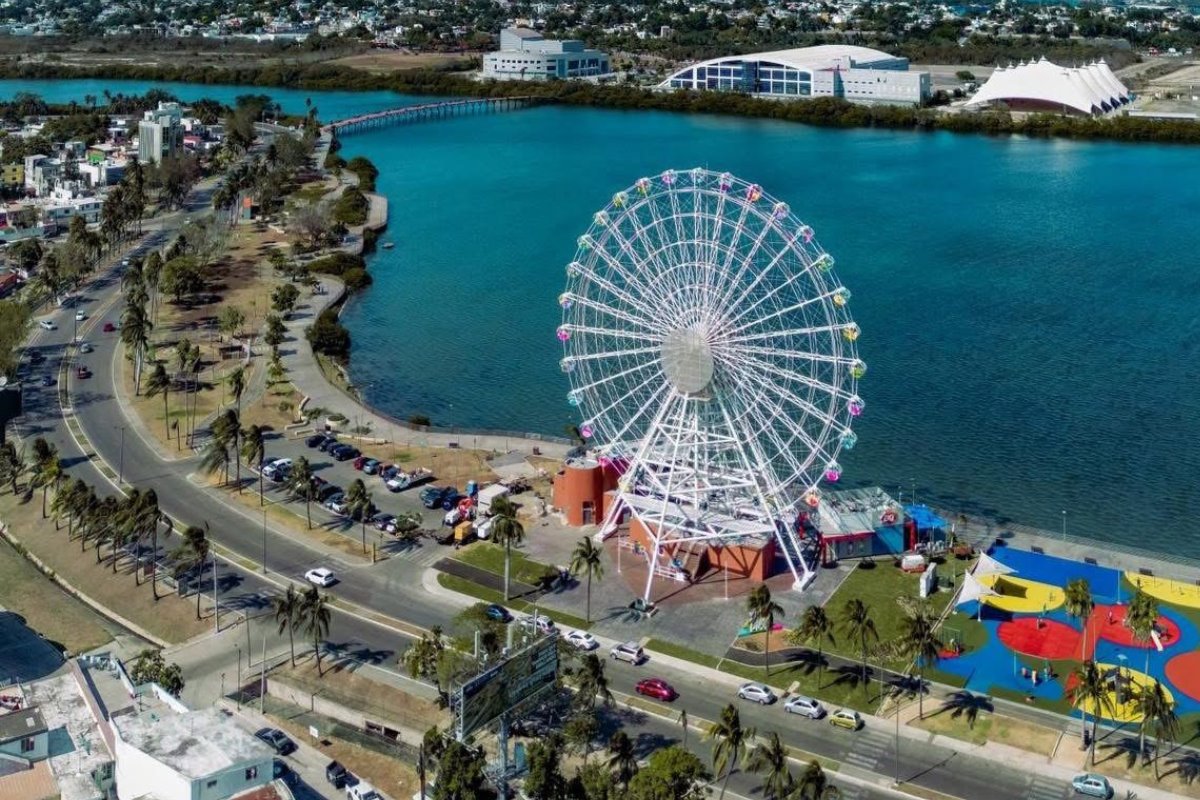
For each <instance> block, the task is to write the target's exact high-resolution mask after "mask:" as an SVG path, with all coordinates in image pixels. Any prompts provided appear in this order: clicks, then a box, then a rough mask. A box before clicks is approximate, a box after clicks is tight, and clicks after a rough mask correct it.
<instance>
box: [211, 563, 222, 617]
mask: <svg viewBox="0 0 1200 800" xmlns="http://www.w3.org/2000/svg"><path fill="white" fill-rule="evenodd" d="M212 567H213V570H212V572H213V578H212V581H213V633H220V632H221V613H220V611H221V606H220V601H219V600H218V598H217V552H216V551H215V550H214V551H213V554H212Z"/></svg>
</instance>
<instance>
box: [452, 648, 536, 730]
mask: <svg viewBox="0 0 1200 800" xmlns="http://www.w3.org/2000/svg"><path fill="white" fill-rule="evenodd" d="M557 678H558V642H557V637H554V636H546V637H542V638H540V639H538V640H537V641H535V642H532V643H531V644H529V645H528V646H526V647H525V648H524V649H522V650H519V651H517V652H516V653H513V654H512V655H510V656H509V657H508V658H506V659H505V660H503V661H501V662H500V663H499V664H496V665H495V666H493V667H490V668H489V669H487V670H486V671H484V672H481V673H480V674H478V675H476V676H475V677H474V678H471V679H470V680H468V681H467V682H465V683H464V684H463V685H462V686H461V687H460V688H459V690H458V692H457V693H456V695H457V696H456V697H455V705H456V706H457V708H458V718H459V730H458V735H459V736H460V737H465V736H469V735H471V733H473V732H474V731H477V730H479V729H480V728H482V727H484V726H486V725H489V724H491V723H492V722H495V721H496V720H497V719H498V718H499V717H500V716H501V715H502V714H504V713H506V712H508V711H509V710H511V709H513V708H516V707H517V706H519V705H521V704H522V703H524V702H525V701H526V700H528V699H530V698H531V697H534V696H535V695H537V694H539V693H540V692H541V691H542V690H544V689H546V688H547V687H549V686H553V685H554V682H555V680H556V679H557Z"/></svg>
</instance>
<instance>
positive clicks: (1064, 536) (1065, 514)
mask: <svg viewBox="0 0 1200 800" xmlns="http://www.w3.org/2000/svg"><path fill="white" fill-rule="evenodd" d="M1062 514H1063V541H1064V542H1065V541H1066V540H1067V512H1066V510H1064V511H1063V512H1062Z"/></svg>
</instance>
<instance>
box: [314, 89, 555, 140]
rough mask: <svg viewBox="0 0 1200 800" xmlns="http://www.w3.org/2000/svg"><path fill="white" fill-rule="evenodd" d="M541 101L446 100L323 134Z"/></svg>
mask: <svg viewBox="0 0 1200 800" xmlns="http://www.w3.org/2000/svg"><path fill="white" fill-rule="evenodd" d="M539 102H541V101H540V98H537V97H528V96H520V97H484V98H471V99H469V100H443V101H440V102H436V103H421V104H420V105H415V106H401V107H399V108H389V109H388V110H386V111H373V112H371V113H370V114H359V115H358V116H354V117H347V118H346V119H339V120H334V121H333V122H330V123H329V124H327V125H324V126H322V128H321V131H322V133H335V134H338V135H341V134H346V133H358V132H360V131H364V130H370V129H372V128H381V127H383V126H385V125H397V124H400V123H403V122H419V121H422V120H429V119H444V118H446V117H455V116H463V115H468V114H488V113H493V112H496V111H515V110H518V109H522V108H530V107H532V106H535V105H537V104H538V103H539Z"/></svg>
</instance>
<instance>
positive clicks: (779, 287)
mask: <svg viewBox="0 0 1200 800" xmlns="http://www.w3.org/2000/svg"><path fill="white" fill-rule="evenodd" d="M787 253H788V250H786V249H784V250H781V251H780V252H779V253H777V254H776V256H775V258H773V259H772V260H771V263H770V264H768V265H767V266H765V267H764V268H763V269H762V270H760V271H759V273H758V275H756V276H755V278H754V281H753V282H752V283H751V284H750V285H749V286H747V287H746V288H745V289H744V290H743V292H742V296H743V297H750V296H752V293H753V292H754V290H755V289H757V288H758V285H759V284H760V283H762V281H763V280H764V279H765V278H767V276H768V275H771V274H772V273H773V271H774V269H775V267H776V266H777V265H778V264H779V262H780V261H781V260H782V259H783V257H784V256H785V255H787ZM808 274H809V270H808V268H807V267H805V268H804V269H802V270H797V271H796V272H793V273H792V274H790V275H788V276H787V277H786V278H784V279H783V280H782V281H780V282H779V283H777V284H775V285H774V286H772V287H771V288H770V289H769V290H767V292H766V293H765V294H763V295H762V296H761V297H759V298H758V299H756V300H755V301H754V302H753V303H751V304H750V305H749V306H747V307H746V308H743V309H741V310H740V311H739V312H738V313H737V315H736V316H734V317H732V318H731V319H729V320H726V321H725V326H724V328H723V332H724V333H726V334H728V333H733V332H737V331H739V330H742V328H744V327H747V326H748V324H753V323H748V324H747V325H741V322H742V320H744V319H745V318H746V317H748V316H750V315H751V314H752V313H754V311H756V310H757V309H758V307H759V306H761V305H762V304H763V303H766V302H767V301H768V300H771V299H773V298H774V297H776V296H777V295H778V294H779V293H780V292H783V291H784V290H786V289H789V288H791V286H792V284H794V283H795V282H796V281H798V280H801V279H802V278H806V277H808ZM836 291H837V290H836V289H834V290H832V291H827V292H825V291H823V292H821V293H820V294H818V295H815V296H813V297H810V298H806V300H805V301H804V303H803V304H802V305H801V308H803V307H804V306H806V305H808V304H810V303H815V302H820V301H821V300H823V299H824V298H827V297H829V298H831V297H832V296H833V295H834V294H835V293H836ZM754 322H755V323H757V322H758V320H757V319H756V320H755V321H754ZM735 326H739V327H735Z"/></svg>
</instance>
